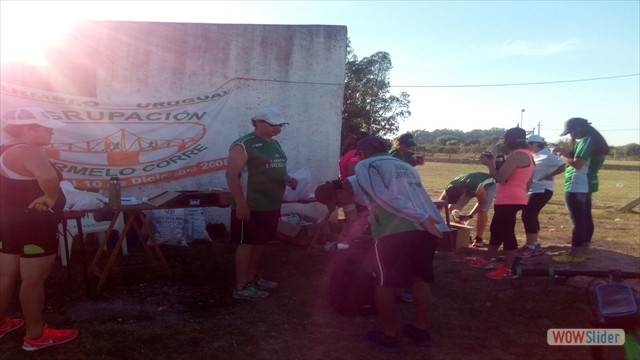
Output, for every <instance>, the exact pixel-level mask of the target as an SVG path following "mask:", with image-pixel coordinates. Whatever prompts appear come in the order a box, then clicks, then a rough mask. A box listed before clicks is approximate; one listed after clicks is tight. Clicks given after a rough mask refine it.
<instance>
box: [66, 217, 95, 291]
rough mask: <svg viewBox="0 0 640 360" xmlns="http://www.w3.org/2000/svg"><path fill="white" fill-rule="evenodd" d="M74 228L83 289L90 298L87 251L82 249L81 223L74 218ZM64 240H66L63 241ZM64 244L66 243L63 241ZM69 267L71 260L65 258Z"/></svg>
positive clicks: (78, 219)
mask: <svg viewBox="0 0 640 360" xmlns="http://www.w3.org/2000/svg"><path fill="white" fill-rule="evenodd" d="M76 226H77V228H78V238H79V239H80V252H81V255H80V256H81V257H82V277H83V278H84V287H85V291H86V292H87V296H89V297H90V296H91V289H90V288H89V271H88V270H87V251H86V249H85V247H84V234H83V233H82V221H81V219H80V218H76ZM65 240H66V239H65ZM65 244H66V241H65ZM69 265H71V259H70V258H69V257H68V256H67V266H69Z"/></svg>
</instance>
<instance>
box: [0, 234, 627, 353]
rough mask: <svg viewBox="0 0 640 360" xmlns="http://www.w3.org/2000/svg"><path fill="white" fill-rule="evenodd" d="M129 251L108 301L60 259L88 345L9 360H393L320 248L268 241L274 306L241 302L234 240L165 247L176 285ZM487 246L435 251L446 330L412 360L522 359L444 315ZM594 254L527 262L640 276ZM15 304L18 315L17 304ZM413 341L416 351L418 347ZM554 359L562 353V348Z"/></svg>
mask: <svg viewBox="0 0 640 360" xmlns="http://www.w3.org/2000/svg"><path fill="white" fill-rule="evenodd" d="M545 243H546V244H548V246H546V247H545V248H544V250H545V251H547V252H548V253H554V252H557V251H560V250H566V249H567V248H568V244H561V243H558V244H553V243H552V242H550V241H547V242H545ZM87 245H88V248H87V253H88V254H92V253H94V252H95V250H96V249H95V247H92V246H91V244H87ZM77 250H78V249H74V254H76V255H77V254H79V252H78V251H77ZM129 250H130V255H129V256H126V257H123V256H120V257H119V259H118V264H117V267H116V268H115V269H114V271H113V273H112V275H111V276H110V278H109V279H108V281H107V283H106V286H105V289H104V291H103V292H102V293H101V294H95V292H93V291H91V294H89V295H88V294H87V292H86V291H85V290H86V288H85V285H84V280H83V276H82V266H81V265H80V263H79V262H78V260H79V258H78V257H76V258H75V262H74V263H72V267H71V270H72V274H71V278H69V275H68V274H67V269H66V268H64V267H62V266H60V265H59V264H56V266H55V269H54V271H53V273H52V276H51V278H50V279H49V281H48V285H47V286H48V289H47V304H46V318H47V320H48V321H49V322H50V323H51V324H53V325H55V326H74V327H77V328H79V329H80V332H81V338H79V339H78V340H77V342H74V343H72V344H69V345H65V346H60V347H55V348H54V349H52V350H51V351H48V352H45V351H43V352H38V353H37V354H36V355H33V356H35V357H33V356H32V354H27V353H26V352H24V351H22V350H19V347H18V345H17V342H18V341H19V340H17V339H19V337H18V336H17V335H16V336H15V339H14V336H13V334H11V336H7V337H5V339H2V341H0V359H5V357H3V354H5V355H7V356H9V357H8V358H6V359H21V358H25V359H26V358H30V359H40V358H42V359H84V358H101V359H145V360H146V359H148V358H149V357H155V358H166V359H183V358H184V359H217V358H220V359H222V358H232V359H246V358H252V359H362V358H367V359H369V360H376V359H385V358H387V356H388V355H387V354H384V353H380V352H379V351H378V350H376V349H373V348H372V347H371V346H370V345H368V344H366V343H365V342H364V341H362V339H361V335H362V334H363V333H364V332H366V330H370V329H374V328H378V327H379V323H378V321H377V316H368V317H356V318H347V317H343V316H341V315H338V314H337V313H336V312H335V311H333V309H332V308H331V307H330V305H329V300H328V292H327V288H328V280H329V272H328V269H329V266H330V262H331V259H332V255H333V253H330V252H323V251H318V250H314V251H312V252H310V253H307V251H306V247H301V246H298V245H293V244H290V243H287V242H282V241H278V242H273V243H271V244H269V246H268V247H267V251H266V253H265V256H264V269H265V271H266V273H265V277H268V278H272V279H274V280H277V281H279V282H280V283H281V288H280V289H278V290H277V291H276V292H275V293H274V294H273V295H272V297H271V298H270V299H267V300H264V301H259V302H247V301H238V300H235V299H233V298H232V296H231V291H232V288H233V286H234V270H233V253H234V250H235V245H234V244H231V243H230V242H229V241H228V240H227V239H226V238H222V239H216V240H213V241H207V242H198V243H194V244H191V245H190V246H188V247H166V246H163V252H164V254H165V256H166V258H167V260H168V262H169V265H170V267H171V269H172V271H173V274H174V280H173V281H169V280H168V279H167V278H166V277H165V276H164V275H163V274H162V272H161V271H160V270H159V268H158V267H157V266H156V265H153V261H151V260H150V259H149V258H148V257H147V255H146V254H145V253H144V251H142V250H141V249H140V248H136V247H130V249H129ZM480 251H483V250H476V249H459V250H456V251H454V252H450V251H439V252H438V253H437V254H436V259H435V262H434V268H435V272H436V278H437V279H440V280H439V282H437V283H436V286H435V288H434V295H433V296H434V301H435V302H436V303H435V306H434V308H433V310H432V312H433V313H434V314H433V318H434V324H436V325H434V326H435V327H436V329H435V331H436V335H435V339H434V340H435V341H436V342H438V343H440V347H436V348H434V350H429V352H428V353H424V352H419V351H416V350H411V351H409V352H408V353H405V355H404V357H403V358H406V359H424V358H432V359H450V358H452V356H453V357H457V356H463V357H465V358H469V359H487V358H497V359H500V358H503V359H510V358H512V357H511V356H512V355H513V354H515V353H512V352H510V353H509V354H503V353H495V352H493V351H494V350H492V349H487V348H486V346H485V345H483V346H480V347H479V348H478V347H476V346H474V344H473V342H474V341H477V340H473V339H471V340H469V344H467V342H465V348H461V347H460V345H459V344H457V343H452V344H450V345H447V344H448V338H447V333H448V332H452V333H453V332H454V331H460V330H459V329H458V328H456V327H455V324H450V323H449V322H448V321H447V319H446V318H443V316H445V315H444V314H446V313H448V312H451V311H453V310H451V309H448V308H447V307H450V306H458V305H456V304H455V302H450V301H448V300H449V299H451V298H452V297H455V296H460V297H461V298H465V297H466V296H467V295H465V294H464V293H460V292H459V291H460V290H458V292H456V289H455V288H456V287H457V286H460V285H459V284H456V282H457V283H459V282H460V281H462V283H464V282H465V281H475V280H471V279H476V278H478V277H479V278H482V277H481V275H480V273H479V272H478V271H477V270H478V269H473V268H470V267H468V266H464V261H465V260H466V259H467V258H468V257H470V256H472V255H477V254H479V253H480ZM594 255H595V256H596V257H595V258H594V259H591V260H588V261H585V262H583V263H579V264H570V265H563V266H559V265H558V264H552V260H551V256H549V255H545V256H539V257H535V258H532V259H530V260H526V261H525V262H524V263H523V264H522V267H523V268H547V267H549V266H553V267H554V268H556V269H563V268H570V269H585V270H587V269H588V270H606V269H614V268H615V269H620V270H623V271H636V272H637V271H640V262H639V260H638V256H637V254H636V256H631V255H628V254H622V253H619V252H616V251H613V250H609V249H604V248H599V247H597V246H596V247H595V249H594ZM72 260H73V258H72ZM590 280H591V278H588V277H576V278H572V279H571V280H569V281H568V282H567V283H568V284H569V285H570V286H575V287H576V288H582V289H584V285H585V284H587V283H588V282H589V281H590ZM437 281H438V280H437ZM520 281H522V282H521V283H520ZM89 282H90V286H91V288H93V287H95V285H96V284H97V280H96V279H95V278H94V277H91V278H90V279H89ZM498 283H499V284H496V285H495V286H497V287H501V288H502V287H506V289H507V290H508V291H509V292H514V291H516V292H517V291H521V289H522V288H523V287H525V288H526V287H527V286H528V284H532V283H533V280H531V279H529V280H513V282H512V281H507V282H506V283H508V284H506V283H505V282H498ZM491 284H494V283H491ZM631 284H632V285H633V286H634V287H635V288H636V289H640V282H639V281H633V282H631ZM475 285H476V286H479V285H482V284H479V285H478V284H475ZM492 286H493V285H492ZM512 288H513V289H512ZM519 289H520V290H519ZM543 289H544V288H543ZM552 290H553V289H552ZM474 291H475V290H474ZM580 293H581V294H582V293H583V291H580ZM541 296H544V294H541ZM439 304H440V305H439ZM405 305H407V306H402V305H401V306H400V308H399V312H400V317H404V318H407V319H408V318H411V307H410V306H408V304H405ZM13 308H14V309H19V307H18V305H17V301H16V303H14V304H13ZM481 311H482V312H486V311H485V310H481ZM485 315H486V316H489V317H491V316H492V315H491V314H485ZM478 316H480V314H479V315H478ZM541 316H542V315H541ZM248 324H253V325H251V326H250V328H251V329H252V330H251V331H250V332H249V333H247V327H246V326H247V325H248ZM451 326H454V328H451ZM474 326H475V325H474ZM191 328H193V329H191ZM140 329H146V330H145V331H147V332H152V333H154V332H157V331H162V329H174V330H173V331H175V332H176V333H175V334H176V335H175V336H174V337H170V338H166V337H162V339H163V340H160V341H157V340H149V338H148V337H149V336H155V337H156V338H157V337H158V335H157V334H156V335H153V334H146V333H143V332H140ZM198 331H205V332H210V333H212V334H213V335H211V334H210V335H209V336H214V337H216V340H215V341H214V342H213V343H211V344H207V345H203V344H202V343H201V342H198V340H194V338H196V339H197V337H196V335H195V334H196V333H197V332H198ZM302 334H304V336H302ZM476 335H480V334H476ZM265 336H266V338H268V339H270V340H269V341H270V342H269V343H268V345H267V344H266V343H265V342H264V341H265V340H264V339H263V338H264V337H265ZM102 337H105V339H102ZM107 338H108V339H107ZM145 338H147V341H150V342H149V345H146V346H147V347H146V348H144V349H142V348H141V349H138V348H139V346H140V345H138V344H139V343H138V342H139V341H145V340H143V339H145ZM174 338H175V340H174ZM167 339H171V340H167ZM247 339H253V340H251V341H252V343H253V345H252V346H251V347H248V348H247V349H243V347H242V346H241V345H240V344H242V343H245V342H247V341H248V340H247ZM154 341H156V342H157V343H154ZM206 341H209V340H206ZM131 342H133V344H131ZM174 342H175V343H174ZM184 342H196V343H197V344H198V346H200V347H203V346H204V347H205V348H207V349H209V352H208V353H207V355H204V353H202V352H201V351H195V350H194V351H192V350H187V349H188V346H187V347H186V348H183V352H182V353H175V352H171V353H165V352H166V351H167V350H168V349H174V348H175V347H180V348H182V346H183V345H181V344H182V343H184ZM14 343H15V344H14ZM120 344H121V346H120ZM116 345H118V346H116ZM404 345H405V346H406V347H407V348H410V344H409V343H406V344H404ZM467 346H468V348H466V347H467ZM254 347H258V349H264V347H269V349H271V353H268V352H260V355H255V351H256V349H255V348H254ZM132 349H136V350H135V351H132ZM338 349H339V350H338ZM211 351H213V353H214V354H215V356H213V355H212V353H211ZM336 351H341V352H336ZM522 351H525V350H522ZM563 351H564V350H563ZM98 354H99V355H98ZM267 354H269V355H267ZM301 354H304V355H301ZM524 354H526V351H525V352H524ZM524 354H523V356H524ZM560 354H562V357H561V358H563V359H565V358H568V359H580V358H583V357H584V354H585V353H584V352H578V353H573V352H565V353H560ZM514 356H515V355H514ZM544 356H545V358H554V356H553V353H552V355H544ZM558 356H560V355H558ZM516 357H517V356H516ZM534 358H535V357H534ZM538 358H539V357H538ZM558 358H560V357H558ZM536 359H537V358H536Z"/></svg>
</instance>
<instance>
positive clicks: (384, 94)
mask: <svg viewBox="0 0 640 360" xmlns="http://www.w3.org/2000/svg"><path fill="white" fill-rule="evenodd" d="M392 68H393V67H392V66H391V55H389V53H387V52H384V51H378V52H376V53H375V54H373V55H371V56H368V57H365V58H363V59H362V60H359V59H358V57H357V56H356V55H355V54H354V53H353V50H352V49H351V47H350V46H349V50H348V53H347V64H346V71H345V88H344V102H343V108H342V134H343V136H344V135H345V134H348V133H351V132H353V131H355V130H364V131H367V132H369V133H371V134H374V135H381V136H386V135H391V134H394V133H396V132H397V131H398V123H399V121H400V120H402V119H405V118H407V117H409V116H410V115H411V112H410V111H409V103H410V101H409V94H407V93H406V92H402V93H400V94H399V95H398V96H396V95H391V94H390V93H389V87H390V84H389V71H391V69H392Z"/></svg>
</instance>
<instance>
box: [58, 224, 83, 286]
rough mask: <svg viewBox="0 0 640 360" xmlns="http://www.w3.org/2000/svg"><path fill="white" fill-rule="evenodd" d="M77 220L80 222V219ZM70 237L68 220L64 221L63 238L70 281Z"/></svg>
mask: <svg viewBox="0 0 640 360" xmlns="http://www.w3.org/2000/svg"><path fill="white" fill-rule="evenodd" d="M77 220H78V221H80V220H79V219H77ZM78 228H80V227H78ZM68 235H69V232H68V231H67V219H62V236H63V237H64V239H63V240H62V241H64V256H65V259H67V277H68V278H69V280H71V259H70V258H69V241H68V239H69V238H67V236H68Z"/></svg>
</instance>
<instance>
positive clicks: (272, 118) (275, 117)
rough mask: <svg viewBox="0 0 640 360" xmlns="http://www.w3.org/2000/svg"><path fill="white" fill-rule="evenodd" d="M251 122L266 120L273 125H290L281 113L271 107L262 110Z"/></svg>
mask: <svg viewBox="0 0 640 360" xmlns="http://www.w3.org/2000/svg"><path fill="white" fill-rule="evenodd" d="M251 120H264V121H266V122H268V123H269V124H271V125H282V124H289V122H288V121H287V120H285V119H284V116H282V113H281V112H280V111H278V110H276V109H274V108H270V107H263V108H260V109H259V110H258V112H256V114H255V115H254V116H253V117H252V118H251Z"/></svg>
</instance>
